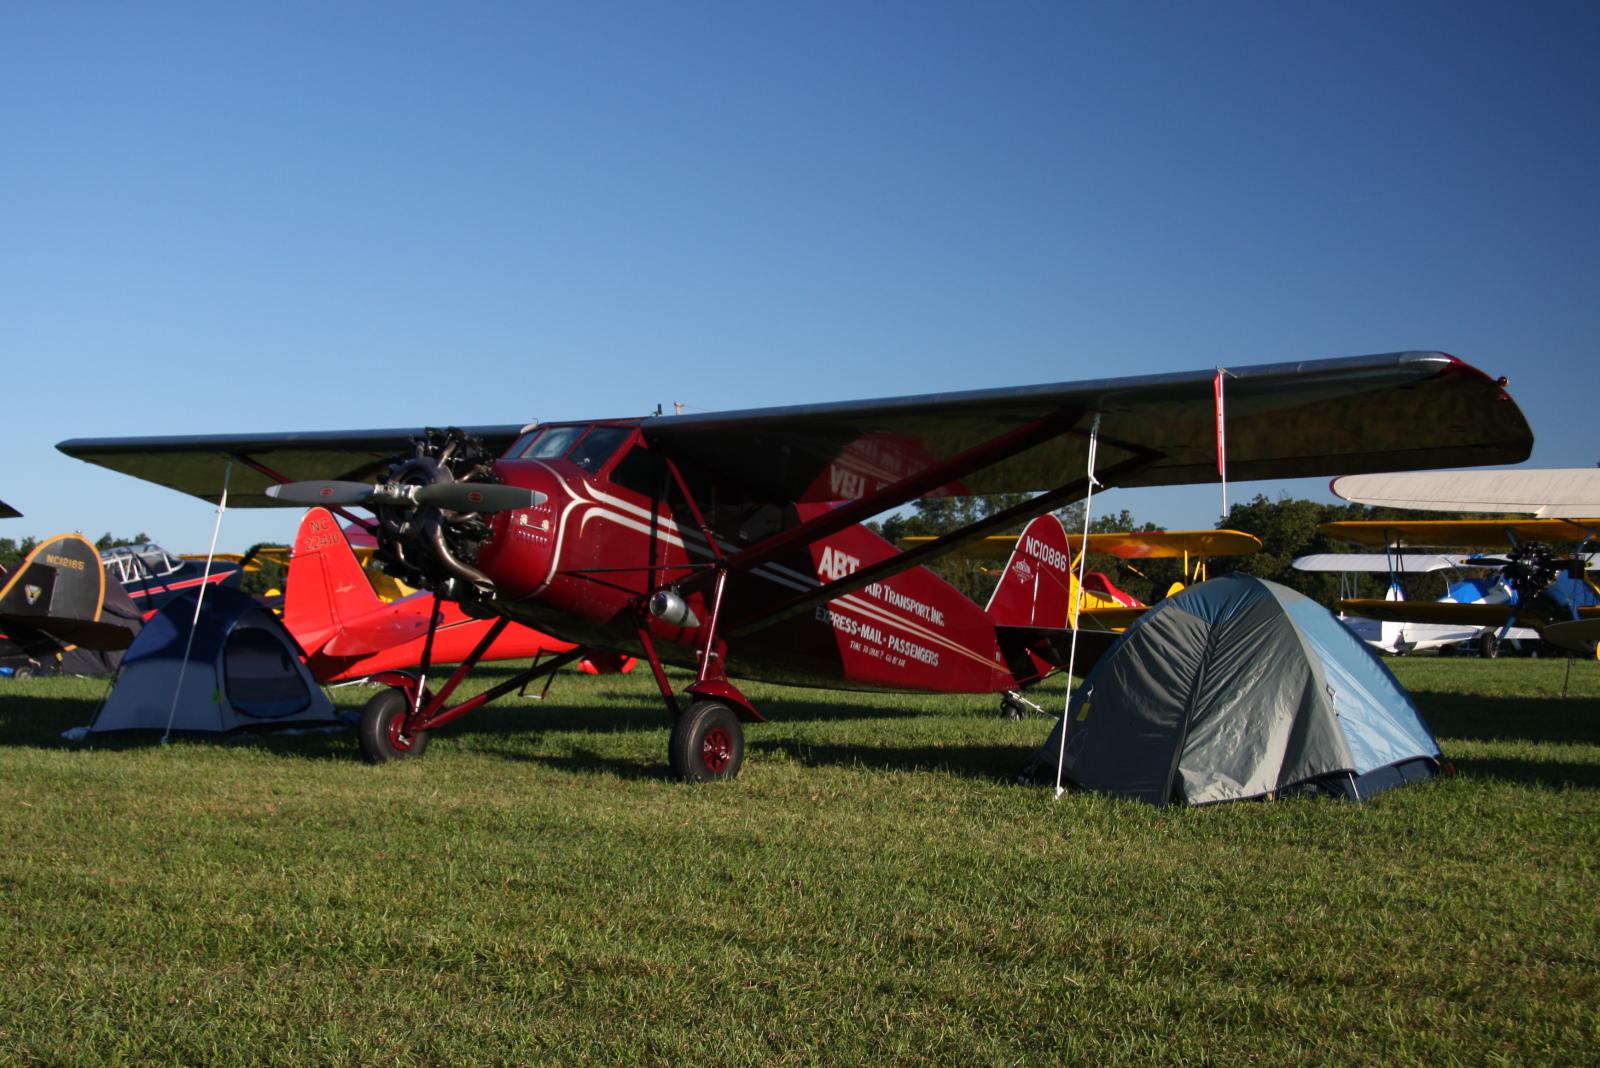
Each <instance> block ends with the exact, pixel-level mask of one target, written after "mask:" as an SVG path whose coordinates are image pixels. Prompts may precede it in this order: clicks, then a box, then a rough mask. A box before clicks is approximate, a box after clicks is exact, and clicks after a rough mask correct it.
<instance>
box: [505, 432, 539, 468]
mask: <svg viewBox="0 0 1600 1068" xmlns="http://www.w3.org/2000/svg"><path fill="white" fill-rule="evenodd" d="M543 433H544V427H542V426H538V427H534V428H533V429H532V430H530V431H528V432H527V433H526V434H524V435H522V436H521V437H520V438H518V439H517V440H516V441H513V442H512V443H511V448H509V449H507V450H506V452H505V456H504V457H503V458H504V459H507V460H520V459H522V454H523V453H525V452H527V451H528V446H529V445H532V444H533V443H534V442H535V441H538V440H539V435H540V434H543Z"/></svg>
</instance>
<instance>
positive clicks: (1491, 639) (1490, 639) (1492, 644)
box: [1478, 634, 1500, 660]
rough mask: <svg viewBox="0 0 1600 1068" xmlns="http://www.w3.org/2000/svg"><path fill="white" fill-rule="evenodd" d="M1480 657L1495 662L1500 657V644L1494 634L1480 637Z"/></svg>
mask: <svg viewBox="0 0 1600 1068" xmlns="http://www.w3.org/2000/svg"><path fill="white" fill-rule="evenodd" d="M1478 655H1479V656H1481V657H1482V658H1483V659H1485V660H1493V659H1494V658H1495V657H1497V656H1499V655H1500V643H1499V642H1498V641H1496V640H1495V636H1494V635H1493V634H1480V635H1478Z"/></svg>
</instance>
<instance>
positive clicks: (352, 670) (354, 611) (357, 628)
mask: <svg viewBox="0 0 1600 1068" xmlns="http://www.w3.org/2000/svg"><path fill="white" fill-rule="evenodd" d="M435 615H437V619H435V618H434V617H435ZM430 621H431V622H432V623H433V626H432V628H431V629H430V626H429V623H430ZM283 624H284V626H285V627H286V628H287V629H288V630H289V633H290V634H292V635H294V638H295V640H296V641H297V642H299V643H300V648H301V649H302V650H303V651H304V652H305V654H306V667H307V669H309V670H310V672H311V674H312V676H313V677H314V678H315V679H316V680H317V681H318V682H341V681H345V680H350V679H362V678H371V679H377V680H379V681H382V680H384V679H385V678H388V677H390V676H391V675H392V673H394V672H398V671H404V670H406V669H408V668H416V667H419V666H421V667H423V668H424V669H425V670H426V669H428V668H431V667H432V666H433V665H436V664H459V663H461V662H462V661H463V660H466V659H467V658H468V657H469V656H472V655H473V653H474V651H475V650H477V659H478V660H479V661H490V660H532V659H535V658H537V657H541V656H554V655H559V654H566V653H569V652H571V651H572V650H573V648H574V646H573V645H572V643H570V642H563V641H560V640H558V639H555V638H552V637H550V636H549V635H546V634H541V633H539V632H538V631H536V630H533V629H531V628H529V627H525V626H522V625H520V624H512V625H510V626H506V627H502V628H499V629H498V630H497V631H496V634H495V636H494V637H493V638H492V639H490V640H489V641H487V642H485V641H484V640H485V638H487V637H488V636H489V632H490V631H491V630H494V629H495V625H494V623H492V622H491V621H489V620H486V619H481V618H478V617H474V616H469V615H467V614H466V613H465V612H463V611H462V610H461V606H460V605H459V604H456V603H454V602H450V601H437V602H436V601H435V599H434V597H433V595H432V594H431V593H427V592H419V593H413V594H410V595H409V596H405V597H401V598H399V599H396V600H393V601H386V600H384V599H383V598H382V597H380V596H379V594H378V592H377V591H376V590H374V589H373V587H372V585H371V583H370V582H369V580H368V576H367V573H366V571H365V570H363V568H362V566H361V563H360V561H359V560H358V559H357V556H356V553H355V551H354V549H352V548H351V546H350V543H349V541H347V540H346V538H345V535H344V532H343V531H341V530H340V529H339V524H338V521H337V520H336V519H334V517H333V515H332V514H331V513H329V512H328V511H327V509H325V508H313V509H311V510H310V511H308V512H306V514H305V516H304V517H303V518H302V519H301V520H300V528H299V531H298V533H297V534H296V536H295V542H294V548H293V552H292V554H291V556H290V558H289V574H288V581H287V583H286V584H285V589H284V597H283ZM480 643H483V648H482V649H481V650H479V649H478V646H479V644H480ZM579 666H580V668H582V669H583V670H584V671H586V672H587V673H589V674H600V673H602V672H605V671H617V670H624V671H625V670H628V669H629V668H631V667H632V666H633V665H632V662H631V661H627V662H623V661H621V659H620V658H619V657H617V656H615V655H614V654H612V655H607V654H604V653H595V654H593V655H592V656H591V657H588V658H586V659H584V660H582V661H581V662H580V665H579Z"/></svg>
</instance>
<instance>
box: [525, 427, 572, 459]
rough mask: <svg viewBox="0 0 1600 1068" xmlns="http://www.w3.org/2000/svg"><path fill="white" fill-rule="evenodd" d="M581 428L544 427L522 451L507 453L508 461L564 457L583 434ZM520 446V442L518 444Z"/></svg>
mask: <svg viewBox="0 0 1600 1068" xmlns="http://www.w3.org/2000/svg"><path fill="white" fill-rule="evenodd" d="M584 429H585V428H584V427H581V426H552V427H545V428H544V430H543V431H540V432H539V433H538V436H536V437H534V438H533V440H532V441H530V442H528V444H527V445H524V446H523V448H522V451H521V452H520V453H516V454H514V455H513V454H510V453H508V454H507V455H506V459H508V460H555V459H558V458H559V457H561V456H564V455H566V451H567V450H568V449H570V448H572V443H573V442H574V441H577V440H578V436H579V435H581V434H582V433H583V432H584ZM518 444H521V442H518Z"/></svg>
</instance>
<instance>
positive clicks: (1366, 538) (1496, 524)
mask: <svg viewBox="0 0 1600 1068" xmlns="http://www.w3.org/2000/svg"><path fill="white" fill-rule="evenodd" d="M1317 529H1318V530H1320V531H1322V532H1323V533H1324V534H1326V535H1328V536H1329V537H1330V538H1338V539H1339V540H1340V541H1348V542H1354V543H1355V544H1357V545H1372V546H1378V547H1383V546H1388V547H1390V548H1396V549H1412V548H1432V549H1442V548H1461V549H1504V548H1506V547H1507V546H1509V545H1510V544H1512V542H1513V540H1515V541H1546V542H1548V541H1581V540H1583V539H1584V538H1586V537H1589V536H1591V535H1593V534H1595V533H1596V532H1597V531H1600V520H1593V519H1591V520H1573V519H1506V520H1495V519H1437V520H1429V519H1420V520H1390V519H1359V520H1348V521H1344V522H1338V523H1323V524H1322V525H1321V526H1319V527H1318V528H1317Z"/></svg>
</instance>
